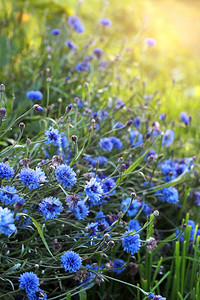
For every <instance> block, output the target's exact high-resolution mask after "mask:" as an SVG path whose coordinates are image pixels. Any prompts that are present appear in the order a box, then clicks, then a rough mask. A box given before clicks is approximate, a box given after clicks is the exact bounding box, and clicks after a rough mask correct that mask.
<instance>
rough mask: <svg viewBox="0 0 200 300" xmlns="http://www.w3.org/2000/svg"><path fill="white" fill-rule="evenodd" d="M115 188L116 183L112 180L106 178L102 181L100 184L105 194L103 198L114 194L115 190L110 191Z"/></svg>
mask: <svg viewBox="0 0 200 300" xmlns="http://www.w3.org/2000/svg"><path fill="white" fill-rule="evenodd" d="M115 187H116V183H115V181H114V179H112V178H107V179H106V180H104V181H103V184H102V189H103V192H104V193H105V194H106V195H105V196H108V195H109V196H111V195H114V194H115V190H113V191H111V190H112V189H113V188H115Z"/></svg>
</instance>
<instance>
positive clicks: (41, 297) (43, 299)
mask: <svg viewBox="0 0 200 300" xmlns="http://www.w3.org/2000/svg"><path fill="white" fill-rule="evenodd" d="M27 297H28V299H29V300H47V294H46V293H45V292H44V291H43V290H41V289H40V288H38V289H37V290H36V291H34V292H30V293H28V294H27Z"/></svg>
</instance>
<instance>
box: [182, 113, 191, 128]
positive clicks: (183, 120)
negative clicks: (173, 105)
mask: <svg viewBox="0 0 200 300" xmlns="http://www.w3.org/2000/svg"><path fill="white" fill-rule="evenodd" d="M180 119H181V122H183V123H185V125H189V124H190V118H189V116H188V114H187V113H186V112H182V113H180Z"/></svg>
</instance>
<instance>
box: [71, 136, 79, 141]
mask: <svg viewBox="0 0 200 300" xmlns="http://www.w3.org/2000/svg"><path fill="white" fill-rule="evenodd" d="M71 139H72V142H74V143H76V142H77V140H78V138H77V136H76V135H72V136H71Z"/></svg>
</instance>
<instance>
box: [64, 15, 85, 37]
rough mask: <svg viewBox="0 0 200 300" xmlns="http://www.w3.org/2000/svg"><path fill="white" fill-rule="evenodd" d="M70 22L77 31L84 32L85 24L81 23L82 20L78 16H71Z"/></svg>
mask: <svg viewBox="0 0 200 300" xmlns="http://www.w3.org/2000/svg"><path fill="white" fill-rule="evenodd" d="M68 24H69V25H70V26H71V27H73V28H74V30H75V31H76V32H77V33H79V34H80V33H82V32H84V26H83V25H82V24H81V23H80V20H79V18H78V17H76V16H69V18H68Z"/></svg>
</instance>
